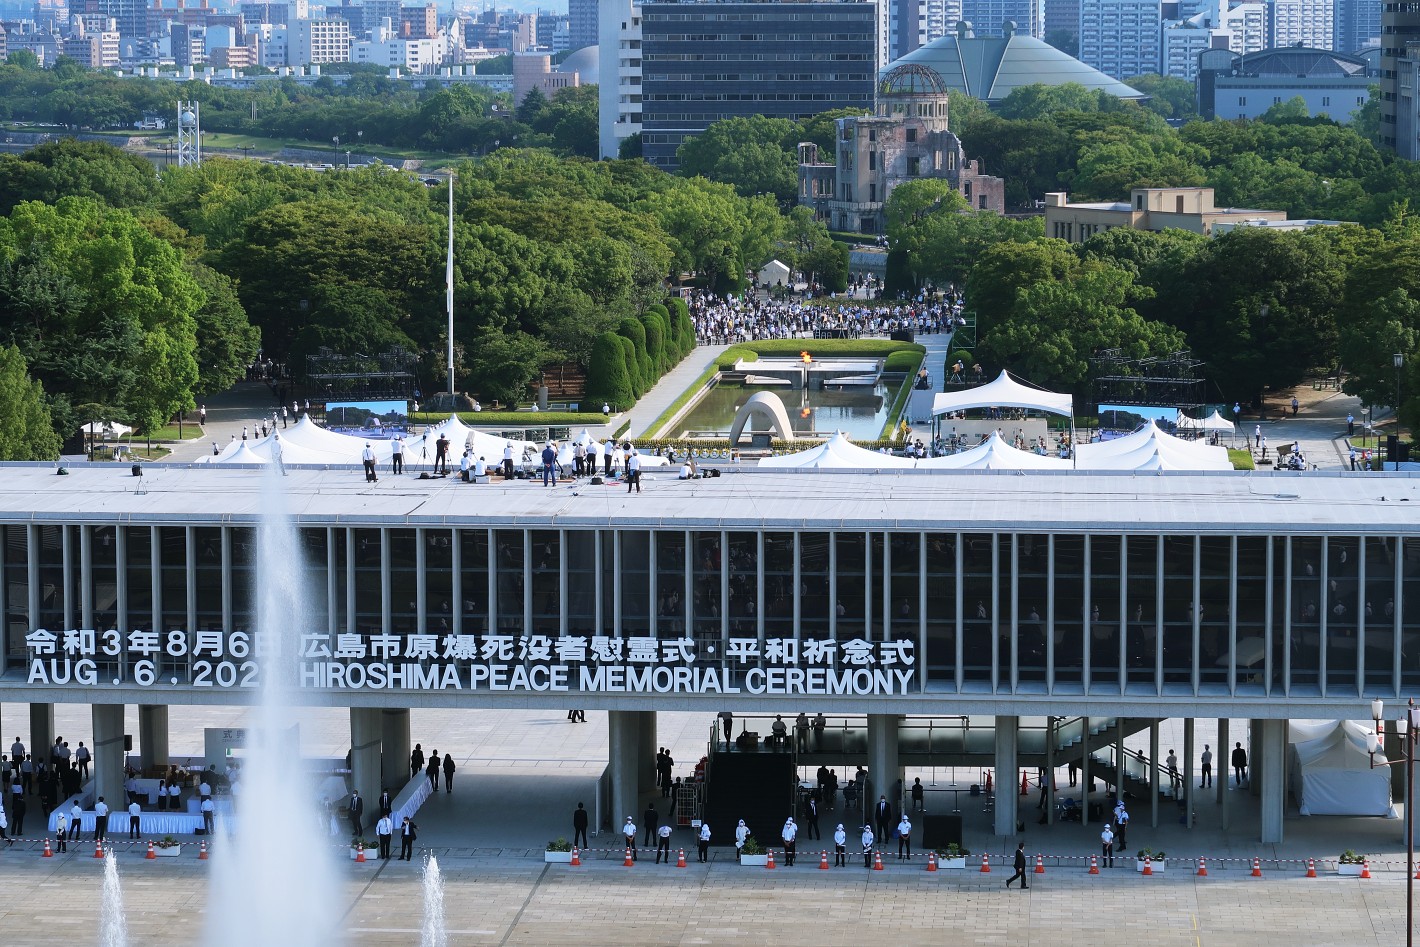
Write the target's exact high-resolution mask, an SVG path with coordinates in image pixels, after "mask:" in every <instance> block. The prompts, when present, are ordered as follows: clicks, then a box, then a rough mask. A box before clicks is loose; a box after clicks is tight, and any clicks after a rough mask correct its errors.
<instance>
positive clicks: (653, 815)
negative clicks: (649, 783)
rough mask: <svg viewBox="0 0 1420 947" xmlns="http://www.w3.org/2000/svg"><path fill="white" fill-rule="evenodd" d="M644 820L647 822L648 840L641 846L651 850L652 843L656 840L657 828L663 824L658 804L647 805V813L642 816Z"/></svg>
mask: <svg viewBox="0 0 1420 947" xmlns="http://www.w3.org/2000/svg"><path fill="white" fill-rule="evenodd" d="M642 818H643V819H645V820H646V840H645V841H644V842H642V843H641V844H642V845H644V846H645V847H646V848H650V847H651V843H652V842H653V841H654V840H655V838H656V827H657V826H659V825H660V824H661V817H660V815H659V814H658V813H657V812H656V804H655V803H654V802H648V803H646V811H645V813H644V814H643V815H642Z"/></svg>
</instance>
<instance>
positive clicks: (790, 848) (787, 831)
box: [779, 816, 799, 868]
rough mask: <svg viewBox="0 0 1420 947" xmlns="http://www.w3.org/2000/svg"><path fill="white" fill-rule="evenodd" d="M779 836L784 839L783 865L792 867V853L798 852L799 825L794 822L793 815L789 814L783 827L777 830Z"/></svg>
mask: <svg viewBox="0 0 1420 947" xmlns="http://www.w3.org/2000/svg"><path fill="white" fill-rule="evenodd" d="M779 837H780V838H781V839H783V840H784V866H785V867H786V868H793V867H794V855H795V854H796V853H797V852H798V848H799V843H798V838H799V827H798V826H797V825H795V824H794V817H793V816H790V817H789V818H788V819H787V820H785V822H784V828H782V829H781V830H780V831H779Z"/></svg>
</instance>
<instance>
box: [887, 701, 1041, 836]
mask: <svg viewBox="0 0 1420 947" xmlns="http://www.w3.org/2000/svg"><path fill="white" fill-rule="evenodd" d="M870 719H871V718H870ZM1018 725H1019V718H1018V717H997V718H996V823H995V826H994V831H995V834H996V835H998V836H1010V835H1015V834H1016V813H1017V810H1018V808H1019V801H1020V796H1019V795H1018V793H1019V792H1020V780H1019V778H1018V777H1019V776H1020V773H1019V772H1018V770H1017V765H1016V740H1017V733H1016V728H1017V726H1018Z"/></svg>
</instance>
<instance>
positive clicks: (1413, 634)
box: [1381, 539, 1420, 691]
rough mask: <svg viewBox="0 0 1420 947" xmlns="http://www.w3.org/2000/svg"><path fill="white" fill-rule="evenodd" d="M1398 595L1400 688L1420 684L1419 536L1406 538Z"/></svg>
mask: <svg viewBox="0 0 1420 947" xmlns="http://www.w3.org/2000/svg"><path fill="white" fill-rule="evenodd" d="M1400 579H1401V589H1400V592H1401V595H1400V603H1399V608H1400V615H1401V624H1400V630H1401V638H1400V647H1401V653H1402V654H1403V655H1404V657H1405V660H1403V661H1402V662H1401V663H1400V686H1401V690H1402V691H1406V690H1409V689H1412V688H1414V687H1416V686H1420V661H1417V660H1416V656H1417V655H1420V539H1406V540H1405V557H1404V559H1403V560H1402V561H1401V564H1400ZM1390 608H1391V606H1390V604H1389V600H1387V605H1386V606H1384V607H1383V608H1382V609H1381V614H1382V615H1387V614H1388V610H1389V609H1390Z"/></svg>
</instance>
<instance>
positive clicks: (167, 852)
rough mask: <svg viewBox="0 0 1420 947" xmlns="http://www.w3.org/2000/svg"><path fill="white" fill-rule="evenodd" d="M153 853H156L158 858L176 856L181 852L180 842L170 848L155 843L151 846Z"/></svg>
mask: <svg viewBox="0 0 1420 947" xmlns="http://www.w3.org/2000/svg"><path fill="white" fill-rule="evenodd" d="M153 854H154V855H157V856H158V857H159V858H177V857H178V856H179V855H181V854H182V844H181V843H179V844H177V845H174V846H172V847H171V848H162V847H160V846H156V845H155V846H153Z"/></svg>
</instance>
